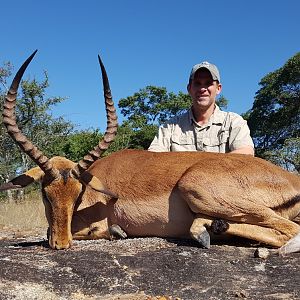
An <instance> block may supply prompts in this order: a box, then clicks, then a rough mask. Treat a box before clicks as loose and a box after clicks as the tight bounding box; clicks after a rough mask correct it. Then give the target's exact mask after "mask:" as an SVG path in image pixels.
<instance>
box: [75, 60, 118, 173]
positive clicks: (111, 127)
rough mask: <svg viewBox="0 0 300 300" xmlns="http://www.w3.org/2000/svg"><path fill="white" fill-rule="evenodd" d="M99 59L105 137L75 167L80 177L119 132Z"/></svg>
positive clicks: (104, 72) (106, 80)
mask: <svg viewBox="0 0 300 300" xmlns="http://www.w3.org/2000/svg"><path fill="white" fill-rule="evenodd" d="M98 60H99V64H100V68H101V73H102V81H103V90H104V99H105V109H106V119H107V125H106V131H105V134H104V137H103V139H102V140H101V141H99V144H98V145H97V146H96V147H95V148H94V149H93V150H91V151H90V152H89V153H88V154H87V155H86V156H84V158H83V159H82V160H80V161H79V162H78V164H77V165H76V166H75V167H74V169H73V173H75V175H76V176H78V177H79V176H80V175H81V174H82V173H83V172H84V171H85V170H87V169H88V168H89V167H90V166H91V165H92V164H93V163H94V162H95V161H96V160H97V159H99V158H100V156H101V155H102V153H103V152H104V151H106V150H107V148H108V147H109V145H110V144H111V143H112V141H113V140H114V139H115V136H116V134H117V128H118V119H117V114H116V109H115V107H114V102H113V99H112V95H111V90H110V86H109V81H108V77H107V73H106V70H105V67H104V65H103V62H102V60H101V58H100V56H99V55H98Z"/></svg>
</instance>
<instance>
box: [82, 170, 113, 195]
mask: <svg viewBox="0 0 300 300" xmlns="http://www.w3.org/2000/svg"><path fill="white" fill-rule="evenodd" d="M80 181H81V182H82V183H84V184H85V185H88V186H89V187H91V188H92V189H93V190H95V191H97V192H100V193H103V194H105V195H108V196H110V197H112V198H115V199H117V198H118V195H117V194H115V193H113V192H112V191H110V190H108V189H107V188H106V187H105V186H104V185H103V184H102V182H101V181H100V179H98V178H97V177H96V176H93V175H92V174H90V173H89V172H87V171H85V172H84V173H83V174H82V175H81V176H80Z"/></svg>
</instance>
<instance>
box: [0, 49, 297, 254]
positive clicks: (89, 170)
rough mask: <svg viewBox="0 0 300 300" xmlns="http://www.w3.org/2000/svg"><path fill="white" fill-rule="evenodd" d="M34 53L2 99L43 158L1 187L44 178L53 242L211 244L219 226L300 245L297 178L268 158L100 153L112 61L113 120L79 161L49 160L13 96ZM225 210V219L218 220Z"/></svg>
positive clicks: (57, 245) (20, 141)
mask: <svg viewBox="0 0 300 300" xmlns="http://www.w3.org/2000/svg"><path fill="white" fill-rule="evenodd" d="M34 54H35V53H33V54H32V55H31V56H30V57H29V58H28V59H27V60H26V61H25V63H24V64H23V65H22V67H21V68H20V69H19V71H18V72H17V74H16V76H15V78H14V80H13V82H12V85H11V87H10V89H9V91H8V93H7V96H6V98H5V102H4V111H3V122H4V124H5V126H6V127H7V131H8V133H9V134H10V136H11V137H12V138H13V140H14V141H15V143H16V144H17V145H18V146H19V147H20V148H21V149H22V151H24V152H25V153H26V154H27V155H28V156H29V157H30V158H31V159H32V160H33V161H34V162H35V163H36V164H37V165H38V166H37V167H35V168H32V169H30V170H29V171H27V172H25V173H24V174H22V175H20V176H18V177H16V178H14V179H12V180H11V181H10V182H9V183H5V184H3V185H2V186H1V187H0V190H2V191H3V190H8V189H14V188H21V187H25V186H27V185H29V184H31V183H32V182H34V181H39V182H41V189H42V194H43V201H44V204H45V211H46V217H47V220H48V223H49V244H50V246H51V247H52V248H53V249H65V248H68V247H70V245H71V242H72V239H73V238H74V239H100V238H105V239H109V238H110V237H111V236H112V235H117V236H121V237H125V236H138V237H142V236H158V237H173V238H187V237H191V238H193V239H195V240H196V241H198V242H199V243H200V245H202V246H204V247H209V245H210V234H209V232H210V231H211V229H212V228H213V231H216V230H217V229H216V228H218V227H219V225H220V224H221V225H226V226H224V228H221V229H218V230H220V231H221V232H222V231H226V234H228V235H229V236H230V235H235V236H241V237H245V238H249V239H253V240H256V241H258V242H262V243H266V244H268V245H271V246H274V247H281V249H280V252H281V253H287V252H296V251H299V250H300V233H299V232H300V226H299V221H300V177H299V176H296V175H293V174H291V173H289V172H287V171H285V170H283V169H281V168H280V167H277V166H275V165H273V164H271V163H270V162H267V161H265V160H262V159H260V158H255V157H252V156H250V155H241V154H215V153H204V152H202V153H200V152H171V153H154V152H149V151H141V150H122V151H118V152H115V153H113V154H111V155H109V156H108V157H105V158H102V159H99V160H98V158H99V157H100V156H101V155H102V153H103V152H104V151H105V150H106V149H107V148H108V146H109V144H110V143H111V142H112V141H113V139H114V137H115V135H116V132H117V117H116V111H115V108H114V104H113V101H112V98H111V92H110V88H109V82H108V78H107V75H106V71H105V68H104V66H103V64H102V62H101V59H100V57H99V63H100V67H101V71H102V78H103V85H104V98H105V104H106V112H107V129H106V132H105V135H104V138H103V140H102V141H100V142H99V145H98V146H96V147H95V148H94V149H93V150H92V151H90V152H89V154H88V155H86V156H85V157H84V158H83V159H82V160H81V161H79V162H78V163H75V162H72V161H70V160H68V159H66V158H64V157H53V158H51V159H48V158H47V157H46V156H45V155H43V153H42V152H41V151H39V150H38V149H37V147H36V146H34V145H33V144H32V143H31V142H30V141H29V140H28V139H27V138H26V137H25V136H24V135H23V134H22V132H21V131H20V129H19V128H18V125H17V124H16V118H15V105H16V96H17V90H18V86H19V83H20V81H21V78H22V76H23V74H24V72H25V69H26V68H27V66H28V64H29V63H30V61H31V60H32V58H33V56H34ZM219 219H223V220H225V221H226V222H225V223H222V222H220V221H218V220H219Z"/></svg>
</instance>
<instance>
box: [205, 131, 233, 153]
mask: <svg viewBox="0 0 300 300" xmlns="http://www.w3.org/2000/svg"><path fill="white" fill-rule="evenodd" d="M203 149H204V151H205V152H219V153H226V152H229V131H222V132H220V134H219V135H218V136H216V137H211V138H204V139H203Z"/></svg>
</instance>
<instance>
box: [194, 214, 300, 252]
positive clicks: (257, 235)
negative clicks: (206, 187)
mask: <svg viewBox="0 0 300 300" xmlns="http://www.w3.org/2000/svg"><path fill="white" fill-rule="evenodd" d="M214 222H215V219H214V218H212V217H209V216H205V215H201V214H197V217H196V218H195V220H194V222H193V224H192V226H191V229H190V233H191V237H192V238H193V239H195V240H197V241H199V243H200V244H201V241H202V239H201V238H200V239H198V236H200V237H202V236H205V235H207V234H208V231H207V229H211V230H212V231H213V232H215V229H214ZM226 224H227V225H228V227H227V228H225V227H224V230H221V231H219V232H218V233H220V232H224V233H225V232H226V234H230V235H234V236H239V237H243V238H247V239H251V240H255V241H258V242H262V243H265V244H268V245H271V246H274V247H281V246H282V245H284V244H285V243H286V242H287V241H288V240H289V239H290V237H289V236H287V235H285V234H282V233H281V232H280V231H279V230H276V229H273V228H268V227H263V226H259V225H254V224H246V223H237V222H234V221H228V220H226ZM299 232H300V231H299ZM201 245H202V244H201ZM203 246H204V247H205V245H203ZM207 248H208V247H207Z"/></svg>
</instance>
